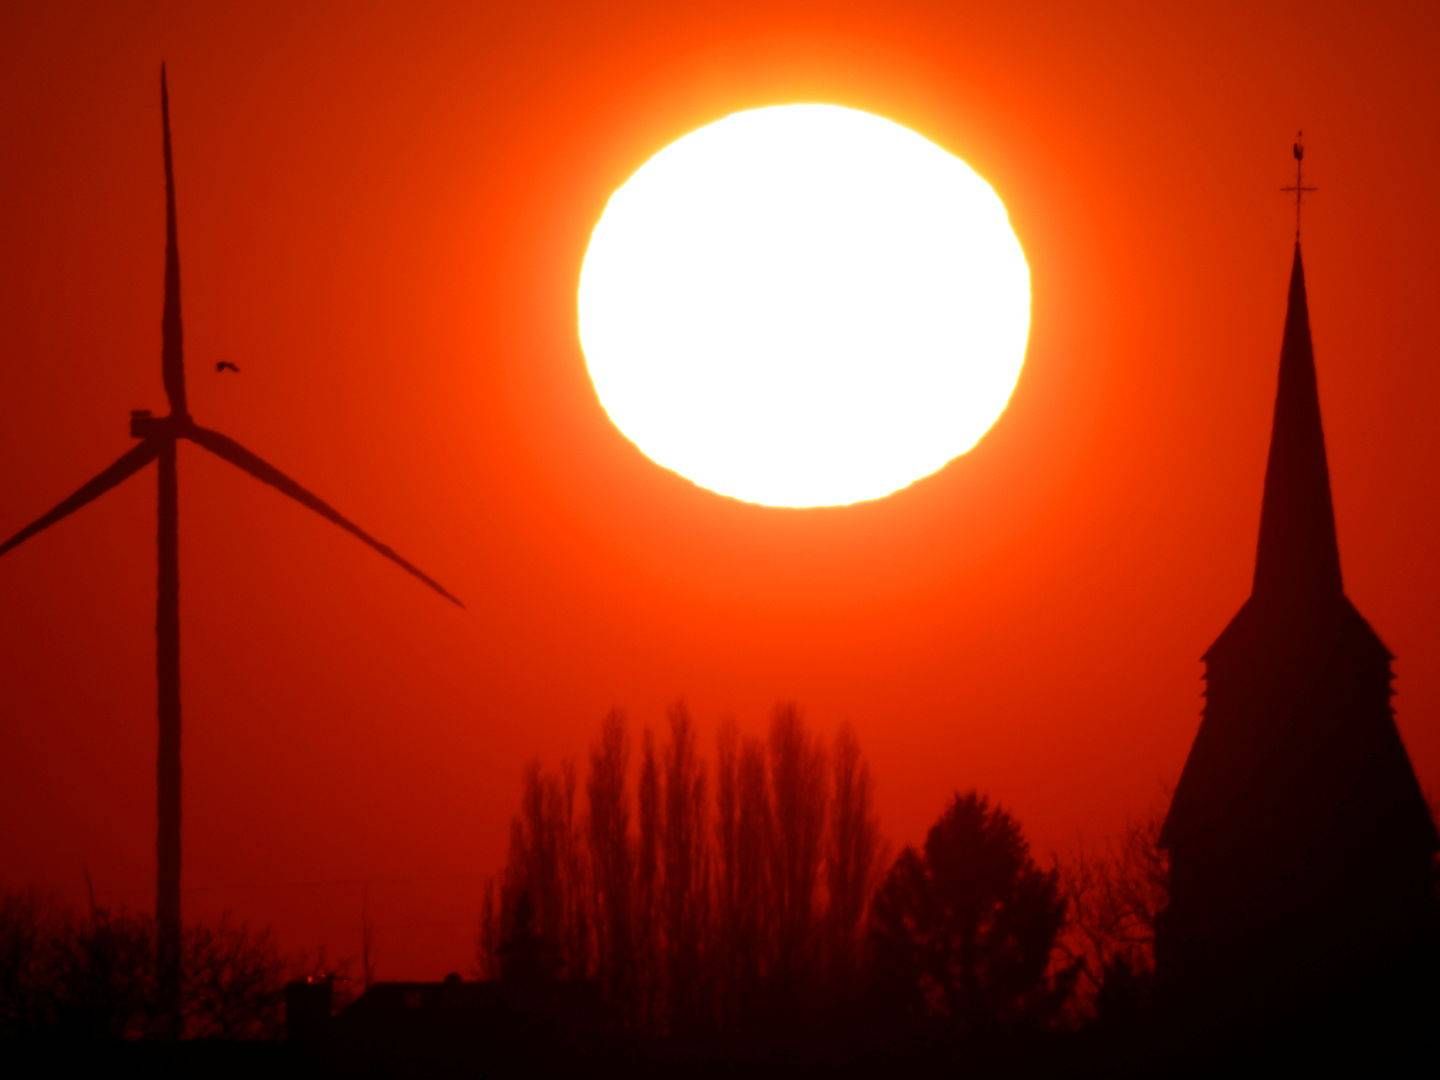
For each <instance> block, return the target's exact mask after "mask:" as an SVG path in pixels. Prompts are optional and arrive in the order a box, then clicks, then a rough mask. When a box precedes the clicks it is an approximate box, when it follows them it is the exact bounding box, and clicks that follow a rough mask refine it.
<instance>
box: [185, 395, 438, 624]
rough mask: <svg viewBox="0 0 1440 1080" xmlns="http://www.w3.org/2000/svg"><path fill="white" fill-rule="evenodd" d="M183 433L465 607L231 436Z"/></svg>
mask: <svg viewBox="0 0 1440 1080" xmlns="http://www.w3.org/2000/svg"><path fill="white" fill-rule="evenodd" d="M184 435H185V437H186V438H187V439H189V440H190V441H191V442H193V443H195V444H196V445H197V446H201V447H204V448H205V449H206V450H209V451H210V452H211V453H212V454H214V455H215V456H216V457H219V458H223V459H224V460H226V461H228V462H229V463H230V464H231V465H234V466H235V467H236V468H237V469H241V470H243V471H244V472H247V473H249V474H250V475H251V476H253V477H255V479H256V480H259V481H260V482H261V483H262V484H269V485H270V486H271V487H273V488H274V489H275V490H277V491H279V492H281V493H283V494H285V495H289V496H290V498H292V499H294V500H295V501H296V502H298V503H300V505H302V506H305V507H308V508H309V509H311V510H313V511H315V513H317V514H319V515H320V516H321V517H323V518H325V519H326V520H327V521H330V522H331V523H333V524H335V525H338V526H340V528H342V529H344V530H345V531H346V532H348V533H349V534H350V535H352V536H354V537H355V538H356V539H358V540H361V541H363V542H364V543H366V544H369V545H370V546H371V547H372V548H374V549H375V550H376V551H378V552H379V553H380V554H381V555H384V556H385V558H387V559H389V560H390V561H391V562H393V563H394V564H395V565H396V566H398V567H400V568H401V569H402V570H404V571H405V572H406V573H408V574H413V575H414V576H415V577H417V578H419V579H420V580H421V581H423V582H424V583H425V584H426V585H429V586H430V588H432V589H434V590H435V591H436V592H438V593H439V594H440V595H441V596H443V597H445V599H446V600H449V601H450V602H451V603H452V604H455V605H456V606H457V607H462V608H463V607H464V606H465V605H464V604H463V603H461V602H460V600H459V599H458V598H457V597H455V596H454V595H453V594H452V593H450V592H449V591H448V590H447V589H445V587H444V586H442V585H441V584H440V583H439V582H438V581H436V580H435V579H434V578H432V577H430V575H428V574H426V573H425V572H424V571H423V570H421V569H419V568H418V567H417V566H415V564H414V563H411V562H409V561H407V560H406V559H404V558H403V557H401V555H400V554H399V553H398V552H396V551H395V549H394V548H392V547H390V546H389V545H388V544H382V543H381V542H380V541H379V540H376V539H375V538H374V537H373V536H371V535H370V534H369V533H367V532H366V531H365V530H364V529H362V528H360V526H358V525H356V524H355V523H354V522H353V521H351V520H350V519H349V518H347V517H345V516H344V515H343V514H341V513H340V511H338V510H336V509H335V508H334V507H333V506H331V505H330V504H329V503H327V502H326V501H325V500H324V499H321V498H320V497H319V496H318V495H315V494H314V493H313V492H310V491H307V490H306V489H305V488H303V487H301V486H300V485H299V484H297V483H296V482H295V481H294V480H292V479H290V477H288V476H286V475H285V474H284V473H282V472H281V471H280V470H279V469H277V468H275V466H274V465H271V464H270V463H269V462H268V461H265V460H264V459H263V458H261V457H259V456H258V455H256V454H254V453H252V452H251V451H249V450H247V449H245V447H243V446H241V445H240V444H239V443H238V442H236V441H235V440H234V439H232V438H230V436H228V435H222V434H220V433H219V432H218V431H211V430H210V429H209V428H203V427H200V426H199V425H198V424H191V425H190V426H188V427H187V428H186V429H185V431H184Z"/></svg>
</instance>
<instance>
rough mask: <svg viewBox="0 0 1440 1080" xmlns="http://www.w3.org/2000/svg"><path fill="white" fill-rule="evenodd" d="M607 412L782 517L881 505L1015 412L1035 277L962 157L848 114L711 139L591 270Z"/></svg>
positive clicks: (676, 145) (726, 491)
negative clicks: (1010, 406) (872, 502)
mask: <svg viewBox="0 0 1440 1080" xmlns="http://www.w3.org/2000/svg"><path fill="white" fill-rule="evenodd" d="M578 307H579V334H580V345H581V348H582V350H583V351H584V354H585V360H586V364H587V366H588V368H589V372H590V378H591V380H592V381H593V383H594V385H595V392H596V395H597V396H598V398H599V400H600V404H601V405H602V406H603V407H604V409H605V411H606V413H607V414H608V415H609V416H610V418H611V420H612V421H613V422H614V423H615V425H616V427H618V428H619V429H620V431H621V432H623V433H624V434H625V435H626V437H628V438H629V439H630V440H631V441H632V442H633V443H635V445H636V446H638V447H639V448H640V450H641V451H643V452H644V453H645V455H646V456H648V457H649V458H650V459H651V460H653V461H654V462H656V463H657V464H659V465H662V466H664V467H665V468H667V469H671V470H673V471H675V472H677V473H679V474H680V475H681V476H684V477H686V478H687V479H689V480H691V481H693V482H694V483H696V484H698V485H700V486H701V487H704V488H707V489H709V490H710V491H713V492H717V493H719V494H721V495H728V496H731V497H733V498H736V499H742V500H745V501H746V502H751V503H759V504H762V505H766V506H786V507H814V506H834V505H842V504H846V503H854V502H861V501H864V500H867V499H878V498H881V497H883V496H885V495H889V494H891V493H892V492H895V491H897V490H899V489H901V488H903V487H905V486H907V485H909V484H911V483H913V482H915V481H916V480H918V479H920V478H921V477H924V476H928V475H929V474H931V473H933V472H935V471H936V470H937V469H940V468H941V467H943V466H944V465H945V464H946V463H947V462H949V461H951V460H952V459H954V458H955V457H957V456H959V455H961V454H963V453H965V452H966V451H967V450H969V449H970V448H971V447H973V446H974V445H975V444H976V443H977V442H979V440H980V439H981V438H982V437H983V436H984V434H985V433H986V431H988V430H989V429H990V427H991V425H993V424H994V423H995V421H996V419H997V418H998V417H999V416H1000V414H1001V413H1002V412H1004V410H1005V406H1006V404H1007V402H1008V401H1009V400H1010V395H1011V393H1012V392H1013V391H1014V389H1015V384H1016V382H1017V380H1018V379H1019V377H1020V369H1021V366H1022V365H1023V364H1024V359H1025V345H1026V340H1027V337H1028V335H1029V331H1030V270H1029V267H1028V265H1027V264H1026V262H1025V255H1024V252H1023V251H1022V250H1021V247H1020V242H1019V240H1018V239H1017V238H1016V236H1015V232H1014V230H1013V229H1012V228H1011V226H1010V220H1009V215H1008V214H1007V213H1006V210H1005V205H1004V204H1003V203H1002V202H1001V201H1000V198H999V196H998V195H996V194H995V191H994V190H993V189H992V188H991V187H990V185H989V184H988V183H986V182H985V180H984V179H983V178H982V177H981V176H980V175H979V174H978V173H976V172H975V171H974V170H973V169H971V168H970V167H969V166H968V165H966V164H965V162H963V161H961V160H960V159H959V158H958V157H956V156H955V155H954V154H951V153H950V152H948V151H947V150H945V149H943V148H942V147H940V146H937V145H936V144H935V143H933V142H931V141H930V140H929V139H926V138H925V137H923V136H922V135H919V134H917V133H916V132H914V131H912V130H910V129H909V128H906V127H903V126H901V125H900V124H897V123H894V122H893V121H890V120H886V119H884V118H883V117H879V116H876V115H874V114H871V113H866V112H861V111H859V110H857V109H850V108H844V107H841V106H837V105H819V104H815V105H776V106H771V107H767V108H760V109H749V110H746V111H744V112H737V113H733V114H732V115H730V116H726V117H724V118H723V119H720V120H717V121H715V122H714V123H711V124H708V125H706V126H705V127H702V128H698V129H697V130H695V131H692V132H690V133H689V134H688V135H685V136H683V137H681V138H680V139H677V140H676V141H675V142H673V143H671V144H670V145H669V146H667V147H665V148H664V149H663V150H661V151H660V152H659V153H657V154H655V156H654V157H652V158H650V160H649V161H647V162H645V164H644V165H642V166H641V167H640V169H639V170H638V171H637V172H635V174H634V175H633V176H631V177H630V178H629V179H628V180H627V181H625V183H624V184H622V185H621V186H620V187H619V188H618V189H617V190H616V191H615V193H614V194H613V195H612V196H611V197H610V200H609V202H608V203H607V204H606V206H605V210H604V213H603V214H602V215H601V217H600V220H599V222H598V223H597V224H596V226H595V229H594V232H593V233H592V235H591V237H590V243H589V247H588V248H587V250H586V252H585V258H584V262H583V264H582V266H581V270H580V286H579V298H578Z"/></svg>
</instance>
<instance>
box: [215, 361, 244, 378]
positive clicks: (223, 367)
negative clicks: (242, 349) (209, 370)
mask: <svg viewBox="0 0 1440 1080" xmlns="http://www.w3.org/2000/svg"><path fill="white" fill-rule="evenodd" d="M215 370H216V371H217V372H221V371H233V372H235V374H236V375H239V374H240V369H239V368H238V367H236V366H235V365H234V364H233V363H231V362H230V361H229V360H216V361H215Z"/></svg>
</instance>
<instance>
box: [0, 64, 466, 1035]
mask: <svg viewBox="0 0 1440 1080" xmlns="http://www.w3.org/2000/svg"><path fill="white" fill-rule="evenodd" d="M160 114H161V123H162V127H163V129H164V145H165V308H164V313H163V316H162V319H161V346H160V374H161V377H162V379H163V380H164V383H165V396H166V397H167V398H168V399H169V402H170V412H169V414H168V415H166V416H154V415H153V414H152V413H151V412H150V411H149V410H144V409H137V410H135V411H133V412H131V414H130V434H131V436H132V437H133V438H135V439H138V440H139V442H138V443H137V444H136V445H135V446H133V447H132V448H131V449H130V450H128V451H126V452H125V453H124V454H122V455H121V456H120V458H119V460H118V461H116V462H115V463H114V464H112V465H110V466H109V467H108V468H106V469H102V470H101V471H100V472H99V473H97V474H96V475H95V476H93V477H91V479H90V480H89V481H87V482H86V483H85V484H83V485H81V487H80V488H79V490H77V491H76V492H75V493H74V494H72V495H70V496H69V497H68V498H66V499H64V500H62V501H61V502H60V503H59V504H58V505H56V506H55V508H54V509H52V510H51V511H50V512H49V513H47V514H43V515H42V516H40V517H39V518H37V519H36V520H35V521H32V522H31V523H30V524H29V525H27V526H25V527H24V528H23V529H21V530H20V531H19V532H17V533H16V534H15V535H14V536H12V537H10V538H9V539H8V540H6V541H5V542H4V543H3V544H0V556H3V555H5V554H6V553H7V552H9V551H11V550H12V549H13V548H16V547H19V546H20V545H21V544H22V543H24V542H25V541H26V540H28V539H30V537H32V536H34V535H35V534H36V533H38V532H41V531H43V530H45V529H47V528H49V527H50V526H51V525H54V524H55V523H56V522H57V521H60V520H62V519H63V518H65V517H68V516H69V515H70V514H72V513H74V512H75V511H76V510H79V509H80V508H81V507H82V506H84V505H85V504H87V503H89V502H92V501H93V500H95V499H97V498H99V497H100V496H101V495H103V494H105V493H106V492H107V491H109V490H110V489H111V488H113V487H115V486H117V485H118V484H120V483H121V482H122V481H124V480H126V479H128V478H129V477H131V476H133V475H134V474H135V473H137V472H139V471H140V470H141V469H143V468H144V467H145V466H146V465H148V464H150V462H152V461H154V462H158V464H159V472H160V487H159V495H160V499H159V515H158V530H157V537H158V547H159V574H158V577H157V581H156V591H155V675H156V682H157V684H158V688H159V696H158V714H159V729H160V738H159V752H158V755H157V758H156V763H155V787H156V808H157V832H156V841H155V855H156V865H155V926H156V936H155V941H156V945H155V949H156V973H157V979H158V987H157V989H158V993H159V1002H158V1004H159V1007H160V1012H161V1019H162V1022H163V1023H164V1024H165V1026H166V1028H167V1033H168V1034H170V1035H172V1036H178V1035H179V1033H180V1023H181V1018H180V979H181V971H180V529H179V502H180V492H179V484H178V477H177V474H176V467H175V466H176V460H175V459H176V450H177V448H178V446H179V443H180V441H181V440H182V439H184V440H186V441H188V442H191V443H193V444H194V445H196V446H198V447H200V448H201V449H203V450H208V451H209V452H210V453H212V454H214V455H215V456H216V457H218V458H221V459H222V460H224V461H228V462H229V463H230V464H231V465H234V466H235V467H236V468H238V469H240V470H242V471H243V472H247V473H249V474H250V475H251V476H253V477H255V479H257V480H259V481H260V482H261V483H263V484H269V485H270V486H271V487H273V488H276V489H277V490H279V491H281V492H283V493H284V494H286V495H288V496H290V498H292V499H294V500H295V501H296V502H298V503H300V504H301V505H302V506H305V507H307V508H309V509H310V510H313V511H315V513H317V514H319V515H320V516H321V517H323V518H325V519H326V520H327V521H330V522H332V523H334V524H335V525H338V526H340V528H342V529H344V530H345V531H346V532H348V533H350V534H351V535H352V536H354V537H356V538H357V539H358V540H360V541H362V542H363V543H366V544H368V545H370V547H372V548H374V549H375V550H376V551H378V552H379V553H380V554H381V555H383V556H385V558H387V559H389V560H390V561H391V562H393V563H395V564H396V565H397V566H399V567H400V568H401V569H403V570H405V571H406V572H407V573H409V574H412V575H414V576H415V577H417V578H419V579H420V580H421V581H423V582H424V583H425V584H426V585H428V586H430V588H432V589H434V590H435V591H436V592H437V593H439V594H440V595H441V596H443V597H445V599H447V600H449V601H450V602H451V603H453V604H456V605H458V606H460V607H464V606H465V605H464V604H461V603H460V601H459V600H458V599H456V598H455V597H454V596H453V595H452V594H451V593H449V592H447V591H446V590H445V589H444V588H443V587H442V586H441V585H440V584H439V583H438V582H437V581H435V579H434V578H432V577H430V576H429V575H427V574H426V573H425V572H424V571H422V570H420V569H419V568H418V567H416V566H415V565H414V564H413V563H411V562H409V561H408V560H406V559H404V558H403V557H401V556H400V555H399V554H398V553H397V552H396V551H395V550H394V549H393V548H391V547H389V546H388V545H386V544H382V543H381V542H380V541H379V540H377V539H375V538H374V537H373V536H371V535H370V534H369V533H367V532H365V530H363V529H361V528H360V526H358V525H356V524H355V523H354V522H353V521H351V520H350V519H349V518H347V517H345V516H344V515H343V514H341V513H340V512H339V511H338V510H336V509H335V508H334V507H333V506H331V505H330V504H329V503H327V502H325V501H324V500H323V499H321V498H320V497H319V496H317V495H315V494H313V493H312V492H310V491H308V490H306V489H305V488H304V487H302V486H301V485H300V484H298V483H297V482H296V481H294V480H292V479H291V478H290V477H288V476H286V475H285V474H284V473H282V472H281V471H280V470H279V469H277V468H275V466H273V465H271V464H270V463H269V462H268V461H265V460H264V459H263V458H261V457H260V456H259V455H257V454H255V453H253V452H251V451H250V450H247V449H246V448H245V447H243V446H241V445H240V444H239V443H238V442H236V441H235V440H234V439H232V438H230V437H229V436H228V435H223V434H221V433H220V432H218V431H213V430H211V429H210V428H206V427H202V426H200V425H199V424H197V423H196V422H195V420H194V419H193V418H192V417H191V416H190V411H189V409H188V408H187V406H186V403H185V364H184V343H183V335H182V329H181V320H180V249H179V241H178V239H177V235H176V225H175V168H174V164H173V161H172V159H171V153H170V92H169V89H168V87H167V85H166V79H165V67H164V65H163V64H162V65H161V67H160Z"/></svg>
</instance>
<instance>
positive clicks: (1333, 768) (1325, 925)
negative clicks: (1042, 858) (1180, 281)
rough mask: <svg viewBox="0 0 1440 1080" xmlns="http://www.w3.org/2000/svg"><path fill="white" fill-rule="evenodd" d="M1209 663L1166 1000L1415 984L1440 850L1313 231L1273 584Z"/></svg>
mask: <svg viewBox="0 0 1440 1080" xmlns="http://www.w3.org/2000/svg"><path fill="white" fill-rule="evenodd" d="M1299 156H1300V149H1299V147H1298V145H1297V148H1296V157H1297V159H1298V158H1299ZM1298 187H1299V181H1298V179H1297V188H1298ZM1203 659H1204V664H1205V706H1204V711H1203V715H1202V719H1201V722H1200V728H1199V731H1198V732H1197V734H1196V736H1195V742H1194V744H1193V745H1192V746H1191V748H1190V754H1189V757H1188V758H1187V759H1186V762H1185V767H1184V770H1183V771H1182V773H1181V776H1180V781H1179V784H1178V785H1177V787H1176V789H1175V793H1174V797H1173V799H1172V801H1171V805H1170V811H1169V814H1168V816H1167V818H1166V820H1165V824H1164V827H1163V830H1162V833H1161V837H1160V842H1161V845H1162V846H1163V847H1164V848H1165V849H1166V851H1167V852H1168V854H1169V857H1170V903H1169V908H1168V910H1167V911H1166V912H1165V914H1164V915H1163V917H1162V919H1161V923H1160V926H1159V927H1158V930H1157V941H1156V967H1157V975H1158V977H1159V979H1160V982H1161V986H1162V987H1165V988H1167V989H1168V990H1170V991H1171V992H1173V993H1176V994H1177V995H1180V996H1182V997H1183V998H1185V999H1186V1000H1192V1001H1193V1000H1204V1001H1206V1002H1208V1003H1214V1004H1217V1005H1219V1007H1222V1008H1232V1009H1235V1010H1240V1011H1248V1010H1251V1009H1264V1010H1268V1011H1273V1010H1274V1009H1276V1008H1277V1007H1284V1005H1285V1003H1286V1002H1299V1001H1300V1000H1301V999H1303V998H1304V997H1305V996H1306V995H1308V994H1311V993H1328V992H1330V991H1332V990H1336V989H1340V988H1341V987H1344V986H1350V987H1353V988H1356V989H1363V988H1364V987H1365V986H1367V985H1372V986H1373V985H1375V984H1374V983H1373V981H1372V980H1371V979H1370V976H1371V975H1374V974H1377V973H1379V972H1381V971H1387V970H1388V971H1391V972H1398V970H1399V967H1400V966H1402V965H1403V961H1404V960H1405V959H1406V958H1408V957H1412V956H1414V954H1415V951H1416V949H1417V947H1418V946H1419V945H1420V944H1421V942H1422V941H1424V940H1425V935H1426V933H1427V925H1428V924H1427V920H1428V919H1429V917H1430V914H1429V912H1430V905H1431V903H1432V901H1431V895H1432V894H1431V889H1432V877H1431V875H1432V872H1433V871H1432V867H1433V860H1434V855H1435V852H1436V847H1437V837H1436V831H1435V825H1434V823H1433V821H1432V818H1431V815H1430V810H1429V807H1428V806H1427V804H1426V802H1425V798H1424V796H1423V794H1422V793H1421V790H1420V786H1419V784H1418V782H1417V781H1416V778H1415V773H1414V770H1413V768H1412V767H1411V764H1410V759H1409V756H1408V755H1407V754H1406V752H1405V746H1404V744H1403V743H1402V741H1401V738H1400V733H1399V731H1398V730H1397V728H1396V726H1395V719H1394V714H1393V710H1392V709H1391V704H1390V699H1391V695H1392V690H1391V680H1392V673H1391V666H1390V662H1391V660H1392V656H1391V654H1390V652H1389V650H1387V649H1386V648H1385V645H1384V643H1383V642H1382V641H1381V640H1380V638H1379V636H1378V635H1377V634H1376V633H1375V631H1374V630H1373V629H1371V627H1370V624H1369V623H1368V622H1367V621H1366V620H1365V618H1364V616H1362V615H1361V614H1360V612H1359V611H1358V610H1356V608H1355V606H1354V605H1353V604H1352V603H1351V602H1350V600H1349V598H1348V597H1347V596H1346V595H1345V589H1344V584H1343V581H1342V578H1341V575H1340V554H1339V544H1338V542H1337V539H1336V531H1335V514H1334V510H1333V507H1332V505H1331V497H1330V476H1329V469H1328V466H1327V464H1326V458H1325V437H1324V433H1323V430H1322V427H1321V422H1320V399H1319V393H1318V390H1317V386H1316V379H1315V358H1314V354H1313V351H1312V347H1311V341H1310V319H1309V311H1308V307H1307V299H1306V295H1305V267H1304V264H1303V262H1302V260H1301V255H1300V242H1299V237H1298V233H1297V237H1296V242H1295V257H1294V263H1293V265H1292V268H1291V271H1290V296H1289V308H1288V310H1287V312H1286V315H1285V331H1284V338H1283V341H1282V344H1281V348H1280V377H1279V385H1278V389H1277V391H1276V395H1275V415H1274V423H1273V428H1272V431H1271V436H1270V454H1269V459H1268V463H1267V465H1266V470H1265V491H1264V499H1263V503H1262V506H1261V511H1260V539H1259V545H1258V548H1257V551H1256V559H1255V577H1254V581H1253V584H1252V587H1251V592H1250V597H1249V599H1247V600H1246V601H1245V603H1244V604H1243V605H1242V606H1241V608H1240V610H1239V611H1238V612H1237V613H1236V615H1235V617H1234V618H1233V619H1231V621H1230V624H1229V625H1228V626H1226V627H1225V629H1224V631H1222V633H1221V634H1220V636H1219V637H1218V638H1217V639H1216V640H1215V643H1214V644H1213V645H1211V646H1210V649H1209V651H1208V652H1206V653H1205V655H1204V658H1203ZM1219 1003H1223V1004H1219Z"/></svg>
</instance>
